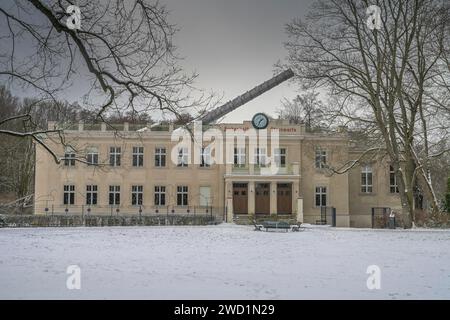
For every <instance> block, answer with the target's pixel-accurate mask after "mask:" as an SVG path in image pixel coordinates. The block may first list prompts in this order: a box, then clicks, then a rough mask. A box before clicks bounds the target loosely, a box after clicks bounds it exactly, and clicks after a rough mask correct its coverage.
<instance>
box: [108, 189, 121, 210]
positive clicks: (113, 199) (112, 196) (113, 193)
mask: <svg viewBox="0 0 450 320" xmlns="http://www.w3.org/2000/svg"><path fill="white" fill-rule="evenodd" d="M109 204H110V205H119V204H120V186H109Z"/></svg>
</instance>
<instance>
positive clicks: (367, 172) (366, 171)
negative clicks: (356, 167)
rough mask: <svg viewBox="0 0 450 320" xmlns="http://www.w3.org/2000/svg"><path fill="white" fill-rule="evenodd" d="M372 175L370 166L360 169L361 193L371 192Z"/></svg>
mask: <svg viewBox="0 0 450 320" xmlns="http://www.w3.org/2000/svg"><path fill="white" fill-rule="evenodd" d="M372 180H373V173H372V167H371V166H367V165H366V166H364V167H362V171H361V192H363V193H371V192H372V190H373V183H372Z"/></svg>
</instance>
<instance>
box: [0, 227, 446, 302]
mask: <svg viewBox="0 0 450 320" xmlns="http://www.w3.org/2000/svg"><path fill="white" fill-rule="evenodd" d="M69 265H78V266H79V267H80V268H81V289H80V290H68V289H67V288H66V280H67V277H68V276H69V275H68V274H67V273H66V269H67V267H68V266H69ZM369 265H378V266H379V267H380V269H381V289H380V290H369V289H368V288H367V285H366V280H367V278H368V277H369V275H368V274H366V270H367V267H368V266H369ZM0 298H1V299H16V298H19V299H22V298H37V299H48V298H56V299H59V298H63V299H67V298H69V299H81V298H87V299H92V298H98V299H110V298H117V299H122V298H123V299H316V298H318V299H331V298H337V299H354V298H359V299H379V298H382V299H421V298H425V299H428V298H430V299H449V298H450V230H448V231H445V230H434V231H433V230H413V231H408V230H367V229H339V228H338V229H333V228H329V227H313V226H311V227H309V228H308V229H307V230H306V231H304V232H289V233H284V232H254V231H253V228H252V227H249V226H235V225H230V224H222V225H218V226H207V227H117V228H64V229H62V228H59V229H57V228H33V229H31V228H30V229H0Z"/></svg>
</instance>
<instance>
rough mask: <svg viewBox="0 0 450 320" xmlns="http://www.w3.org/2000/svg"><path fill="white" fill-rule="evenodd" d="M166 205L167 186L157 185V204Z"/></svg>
mask: <svg viewBox="0 0 450 320" xmlns="http://www.w3.org/2000/svg"><path fill="white" fill-rule="evenodd" d="M165 205H166V187H164V186H155V206H165Z"/></svg>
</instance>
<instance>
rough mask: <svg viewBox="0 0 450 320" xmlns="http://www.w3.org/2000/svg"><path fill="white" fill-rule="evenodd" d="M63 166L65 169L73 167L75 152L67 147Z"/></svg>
mask: <svg viewBox="0 0 450 320" xmlns="http://www.w3.org/2000/svg"><path fill="white" fill-rule="evenodd" d="M64 165H65V166H67V167H73V166H75V151H74V150H73V149H72V148H70V147H67V148H66V150H65V152H64Z"/></svg>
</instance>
